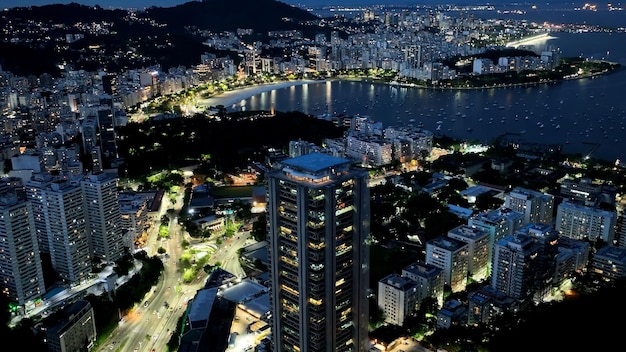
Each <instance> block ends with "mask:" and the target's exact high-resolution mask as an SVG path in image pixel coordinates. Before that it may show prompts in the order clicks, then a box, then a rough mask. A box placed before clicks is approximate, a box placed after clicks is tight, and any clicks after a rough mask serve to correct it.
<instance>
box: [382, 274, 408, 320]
mask: <svg viewBox="0 0 626 352" xmlns="http://www.w3.org/2000/svg"><path fill="white" fill-rule="evenodd" d="M378 306H379V307H380V308H381V309H382V310H383V312H384V316H385V322H387V323H390V324H394V325H398V326H402V324H404V320H405V319H406V318H407V317H408V316H409V315H411V314H414V312H415V309H416V306H417V283H416V282H415V281H413V280H411V279H409V278H406V277H402V276H400V275H398V274H390V275H387V276H386V277H384V278H382V279H381V280H380V281H378Z"/></svg>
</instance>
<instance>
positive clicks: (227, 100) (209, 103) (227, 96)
mask: <svg viewBox="0 0 626 352" xmlns="http://www.w3.org/2000/svg"><path fill="white" fill-rule="evenodd" d="M619 69H621V67H620V68H618V69H617V70H619ZM615 71H616V70H610V71H603V72H595V73H593V74H586V75H580V76H577V77H568V78H564V79H560V80H546V81H542V82H527V83H510V84H506V85H495V86H488V87H484V86H483V87H445V86H442V87H434V86H422V85H417V84H414V83H399V82H395V83H394V82H383V81H377V80H375V79H371V78H367V77H334V78H327V79H323V80H313V79H306V80H298V81H283V82H275V83H266V84H262V85H256V86H252V87H243V88H238V89H235V90H230V91H227V92H223V93H221V94H219V95H216V96H213V97H210V98H207V99H202V100H200V101H199V102H198V104H200V105H202V106H204V107H207V108H208V107H216V106H218V105H222V106H224V107H225V108H226V109H231V108H232V105H235V104H237V103H239V102H241V101H243V100H246V99H248V98H250V97H252V96H255V95H258V94H261V93H266V92H271V91H273V90H278V89H283V88H289V87H294V86H301V85H305V84H309V83H326V82H331V81H336V80H343V81H361V82H370V83H379V84H386V85H390V86H401V87H407V88H418V89H428V90H481V89H503V88H504V89H506V88H512V87H531V86H538V85H543V84H556V83H560V82H565V81H569V80H578V79H585V78H595V76H600V75H605V74H609V73H611V72H615Z"/></svg>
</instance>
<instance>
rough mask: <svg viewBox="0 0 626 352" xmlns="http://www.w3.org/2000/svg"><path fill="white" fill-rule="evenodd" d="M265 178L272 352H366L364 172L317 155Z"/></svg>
mask: <svg viewBox="0 0 626 352" xmlns="http://www.w3.org/2000/svg"><path fill="white" fill-rule="evenodd" d="M281 164H282V166H281V167H279V168H277V169H276V170H273V171H271V172H269V173H268V174H267V179H266V187H267V188H266V189H267V202H268V203H267V222H268V230H269V231H268V238H269V240H270V246H269V262H270V265H269V271H270V281H271V298H270V306H271V312H272V319H271V320H272V336H273V341H272V343H273V350H274V351H276V352H282V351H301V352H313V351H320V352H321V351H366V350H368V349H369V338H368V318H369V317H368V315H369V314H368V299H367V291H368V288H369V248H368V246H367V245H366V239H367V237H368V236H369V221H370V211H369V202H370V200H369V188H368V185H367V179H368V175H367V172H365V171H363V170H359V169H355V168H352V166H351V162H350V161H349V160H347V159H343V158H337V157H333V156H329V155H325V154H320V153H312V154H306V155H303V156H300V157H296V158H291V159H287V160H283V161H282V163H281Z"/></svg>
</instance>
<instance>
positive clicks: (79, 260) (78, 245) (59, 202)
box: [41, 179, 91, 283]
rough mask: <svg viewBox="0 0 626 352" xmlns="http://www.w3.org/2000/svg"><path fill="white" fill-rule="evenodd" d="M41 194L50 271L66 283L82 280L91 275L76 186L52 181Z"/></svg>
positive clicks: (81, 210)
mask: <svg viewBox="0 0 626 352" xmlns="http://www.w3.org/2000/svg"><path fill="white" fill-rule="evenodd" d="M41 194H42V200H43V201H44V203H45V205H46V206H45V207H44V209H43V210H44V221H45V227H46V232H47V236H48V239H49V245H50V259H51V260H52V266H53V267H54V270H55V271H56V273H57V274H59V276H60V277H61V278H62V279H63V280H65V281H66V282H68V283H78V282H81V281H84V280H86V279H87V278H88V277H89V274H90V273H91V253H90V250H89V237H88V236H87V223H86V220H85V205H84V202H83V193H82V190H81V187H80V184H79V183H78V182H76V181H69V180H66V179H59V180H55V181H53V182H51V183H50V185H49V186H48V187H46V188H44V189H42V190H41Z"/></svg>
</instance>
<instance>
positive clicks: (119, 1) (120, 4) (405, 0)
mask: <svg viewBox="0 0 626 352" xmlns="http://www.w3.org/2000/svg"><path fill="white" fill-rule="evenodd" d="M191 1H202V0H26V1H24V0H5V1H3V4H2V8H12V7H28V6H44V5H51V4H70V3H78V4H81V5H88V6H95V5H99V6H100V7H103V8H111V7H115V8H144V7H151V6H157V7H173V6H176V5H180V4H184V3H186V2H191ZM209 1H210V0H209ZM277 1H280V2H284V3H286V4H291V5H305V6H323V5H334V6H339V5H342V6H358V5H361V6H371V5H380V4H384V5H423V4H459V5H463V4H475V5H476V4H477V3H476V2H475V1H470V0H460V1H447V0H422V1H420V2H419V3H417V2H416V1H415V0H277ZM513 3H517V4H519V3H518V2H515V1H513V0H491V1H485V2H484V3H483V4H485V5H486V4H491V5H493V4H513ZM561 3H562V4H573V5H575V4H584V1H574V2H572V1H566V0H555V1H550V2H549V3H546V4H551V5H553V4H561ZM478 4H481V3H478ZM618 4H619V2H618ZM539 5H543V4H539Z"/></svg>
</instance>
